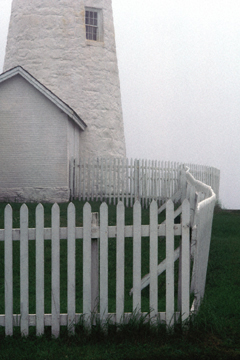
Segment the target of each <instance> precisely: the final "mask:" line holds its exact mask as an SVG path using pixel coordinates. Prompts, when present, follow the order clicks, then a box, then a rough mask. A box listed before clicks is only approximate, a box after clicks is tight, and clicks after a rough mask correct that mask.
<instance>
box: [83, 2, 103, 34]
mask: <svg viewBox="0 0 240 360" xmlns="http://www.w3.org/2000/svg"><path fill="white" fill-rule="evenodd" d="M101 15H102V13H101V10H99V9H95V8H86V9H85V26H86V39H87V40H93V41H102V16H101Z"/></svg>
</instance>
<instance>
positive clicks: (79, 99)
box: [4, 0, 125, 157]
mask: <svg viewBox="0 0 240 360" xmlns="http://www.w3.org/2000/svg"><path fill="white" fill-rule="evenodd" d="M85 6H89V7H95V8H101V9H102V13H103V28H104V30H103V42H97V41H89V40H86V38H85V25H84V14H85V10H84V9H85ZM17 65H20V66H22V67H23V68H25V69H26V70H27V71H29V72H30V74H32V75H33V76H34V77H35V78H36V79H37V80H39V81H40V82H41V83H43V85H45V86H46V87H48V88H49V89H50V90H51V91H52V92H53V93H54V94H56V95H57V96H59V97H60V99H61V100H63V101H64V102H65V103H67V104H68V105H69V106H70V107H71V108H73V109H74V110H75V111H76V112H77V114H78V115H79V116H80V117H81V118H82V119H83V120H84V121H85V123H86V124H87V126H88V127H87V129H86V130H85V131H84V132H81V134H80V135H79V136H80V137H79V144H80V156H81V157H82V156H84V157H99V156H108V157H109V156H115V157H116V156H125V139H124V128H123V119H122V109H121V95H120V84H119V76H118V66H117V57H116V47H115V38H114V26H113V16H112V6H111V0H78V1H76V0H52V1H49V0H35V1H32V0H24V1H22V0H13V3H12V14H11V20H10V26H9V34H8V41H7V47H6V56H5V63H4V71H6V70H8V69H10V68H12V67H15V66H17ZM73 151H74V150H73Z"/></svg>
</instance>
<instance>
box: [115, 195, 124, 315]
mask: <svg viewBox="0 0 240 360" xmlns="http://www.w3.org/2000/svg"><path fill="white" fill-rule="evenodd" d="M124 219H125V214H124V205H123V203H122V202H121V201H120V202H119V203H118V205H117V255H116V256H117V264H116V273H117V274H116V321H117V322H120V320H121V318H122V317H123V314H124V222H125V221H124Z"/></svg>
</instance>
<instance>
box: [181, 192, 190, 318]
mask: <svg viewBox="0 0 240 360" xmlns="http://www.w3.org/2000/svg"><path fill="white" fill-rule="evenodd" d="M189 226H190V204H189V201H188V200H187V199H185V200H184V201H183V203H182V243H181V266H182V269H181V270H182V271H181V315H182V321H184V320H186V319H187V318H188V317H189V305H190V304H189V302H190V292H189V283H190V242H189Z"/></svg>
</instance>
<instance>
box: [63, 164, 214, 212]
mask: <svg viewBox="0 0 240 360" xmlns="http://www.w3.org/2000/svg"><path fill="white" fill-rule="evenodd" d="M187 166H189V168H190V170H191V173H192V174H193V176H194V177H195V178H196V179H197V180H200V181H202V182H204V183H205V184H207V185H209V186H211V187H212V189H213V190H214V192H215V193H216V195H217V198H218V194H219V181H220V171H219V170H218V169H216V168H213V167H208V166H201V165H193V164H189V165H187ZM181 168H183V164H180V163H177V162H164V161H152V160H136V159H135V160H133V159H130V160H129V159H127V158H96V159H80V160H79V161H76V160H74V159H71V162H70V167H69V169H70V170H69V188H70V192H71V199H79V200H87V201H89V200H94V199H96V200H101V201H108V202H109V204H111V203H112V202H113V203H114V204H116V201H119V200H122V201H124V202H125V204H126V206H129V205H130V206H133V203H134V201H136V200H139V201H140V202H141V204H142V206H145V207H147V206H149V204H150V203H151V201H152V200H156V201H157V203H158V205H159V206H160V205H161V204H162V203H163V202H166V201H167V200H168V199H170V198H172V197H173V195H174V194H175V193H176V191H177V190H179V188H180V184H179V174H180V170H181Z"/></svg>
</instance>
